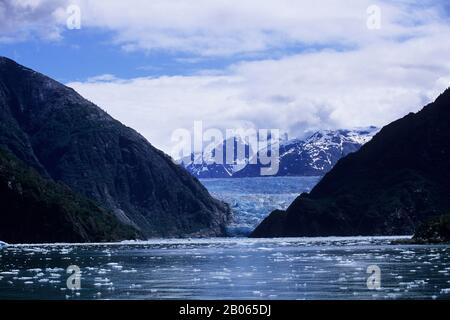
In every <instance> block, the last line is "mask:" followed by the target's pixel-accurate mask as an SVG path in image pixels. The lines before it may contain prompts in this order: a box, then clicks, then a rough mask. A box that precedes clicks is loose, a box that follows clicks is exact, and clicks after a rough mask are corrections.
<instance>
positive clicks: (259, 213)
mask: <svg viewBox="0 0 450 320" xmlns="http://www.w3.org/2000/svg"><path fill="white" fill-rule="evenodd" d="M319 179H320V177H265V178H233V179H203V180H201V182H202V183H203V185H204V186H205V187H206V188H207V189H208V190H209V192H210V193H211V194H212V195H213V196H214V197H216V198H218V199H221V200H223V201H225V202H227V203H229V204H230V205H231V209H232V211H233V217H234V218H233V220H234V221H233V222H232V223H231V224H230V225H229V226H228V233H229V234H230V235H232V236H247V235H248V234H250V232H252V231H253V230H254V229H255V228H256V226H257V225H258V224H259V223H260V222H261V221H262V220H263V219H264V218H265V217H267V215H268V214H269V213H270V212H272V211H273V210H275V209H282V210H283V209H286V208H287V207H288V206H289V205H290V204H291V203H292V201H294V199H295V198H296V197H298V196H299V195H300V194H301V193H302V192H309V191H310V190H311V189H312V188H313V187H314V186H315V185H316V184H317V182H318V181H319Z"/></svg>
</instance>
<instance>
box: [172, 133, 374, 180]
mask: <svg viewBox="0 0 450 320" xmlns="http://www.w3.org/2000/svg"><path fill="white" fill-rule="evenodd" d="M378 131H379V129H378V128H376V127H367V128H357V129H352V130H348V129H342V130H322V131H317V132H315V133H314V134H313V135H311V136H310V137H308V138H307V139H306V140H299V139H293V140H287V141H283V140H281V141H280V142H279V143H278V145H279V161H280V164H279V171H278V174H276V175H277V176H321V175H324V174H325V173H327V172H328V171H330V170H331V168H333V166H334V165H335V164H336V163H337V161H338V160H339V159H340V158H342V157H344V156H346V155H348V154H349V153H352V152H355V151H358V150H359V148H361V146H362V145H363V144H365V143H366V142H368V141H370V139H371V138H372V137H373V136H374V135H375V134H376V133H377V132H378ZM227 143H233V141H232V140H231V139H228V140H226V141H224V142H223V143H221V144H219V145H217V146H213V147H209V148H205V150H204V151H203V153H193V154H191V156H190V157H186V158H183V159H182V160H181V161H180V163H181V164H182V165H183V166H184V167H185V168H186V170H188V171H189V172H190V173H191V174H192V175H193V176H195V177H197V178H201V179H205V178H243V177H260V176H261V168H263V167H265V166H264V165H262V164H261V163H260V161H259V160H258V157H256V158H257V159H256V160H249V159H250V156H249V155H252V154H255V153H256V150H255V151H253V149H251V146H249V144H248V143H246V142H245V141H244V140H243V139H242V138H240V137H237V138H236V142H235V148H237V146H238V145H240V147H241V148H242V150H245V154H243V157H240V158H239V157H238V156H237V153H236V151H235V153H234V155H233V156H234V159H235V160H236V164H226V163H225V161H223V164H217V163H215V162H214V157H213V155H214V151H213V150H215V149H219V150H220V149H222V150H223V154H224V158H225V157H226V145H227ZM271 147H272V146H269V148H262V149H261V150H259V151H260V152H265V153H266V154H267V152H268V151H267V150H268V149H269V150H270V148H271ZM250 150H251V152H250Z"/></svg>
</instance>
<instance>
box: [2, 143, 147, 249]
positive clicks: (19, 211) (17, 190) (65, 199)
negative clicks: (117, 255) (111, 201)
mask: <svg viewBox="0 0 450 320" xmlns="http://www.w3.org/2000/svg"><path fill="white" fill-rule="evenodd" d="M0 221H1V223H0V239H2V240H4V241H6V242H8V243H45V242H100V241H117V240H125V239H136V238H138V237H140V236H141V235H140V233H139V232H138V231H137V230H136V229H134V228H133V227H131V226H128V225H125V224H122V223H121V222H119V221H118V220H117V218H116V217H115V216H114V215H113V214H112V213H110V212H107V211H105V210H104V209H102V208H101V207H99V206H98V205H97V204H95V203H94V202H92V201H90V200H87V199H85V198H84V197H81V196H79V195H77V194H75V193H73V192H72V191H71V190H70V189H69V188H68V187H66V186H64V185H61V184H56V183H54V182H52V181H50V180H48V179H44V178H42V177H41V176H40V175H39V174H38V173H37V172H36V171H35V170H33V169H30V168H28V167H27V166H26V165H25V164H23V163H22V162H21V161H20V160H18V159H17V158H15V157H14V156H12V155H10V154H7V153H5V152H4V151H2V150H0ZM0 246H1V243H0Z"/></svg>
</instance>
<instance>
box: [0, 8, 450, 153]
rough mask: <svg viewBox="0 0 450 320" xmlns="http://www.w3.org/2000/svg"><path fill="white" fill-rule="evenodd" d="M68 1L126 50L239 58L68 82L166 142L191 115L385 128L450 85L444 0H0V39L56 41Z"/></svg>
mask: <svg viewBox="0 0 450 320" xmlns="http://www.w3.org/2000/svg"><path fill="white" fill-rule="evenodd" d="M69 3H70V4H72V3H73V4H77V5H79V6H80V8H81V20H82V28H87V29H89V30H91V29H96V30H106V31H108V32H107V34H108V35H111V38H110V42H111V44H112V45H113V46H117V47H119V48H121V49H122V50H124V51H143V52H152V51H162V52H165V53H168V54H169V55H171V56H173V57H175V58H178V60H179V61H180V59H184V61H185V62H186V63H187V64H191V63H192V62H197V61H200V62H199V63H196V64H195V65H196V68H201V65H202V64H201V61H202V59H205V58H208V59H210V58H213V59H218V60H219V61H220V59H222V58H227V59H229V60H228V61H234V64H233V65H231V66H228V67H225V68H224V69H221V70H201V69H197V72H196V73H195V74H193V75H191V76H162V77H157V78H152V77H142V78H136V79H120V78H116V77H115V76H114V75H111V74H110V75H100V76H99V77H97V78H90V79H88V80H86V81H84V82H75V83H70V84H69V85H70V86H72V87H74V88H75V89H76V90H78V91H79V92H80V93H81V94H83V95H84V96H86V97H87V98H89V99H90V100H92V101H94V102H96V103H97V104H99V105H100V106H101V107H103V108H104V109H106V110H107V111H108V112H110V113H111V114H112V115H113V116H114V117H116V118H118V119H119V120H121V121H122V122H124V123H125V124H127V125H129V126H131V127H134V128H136V129H137V130H138V131H140V132H141V133H143V134H144V135H145V136H146V137H147V138H148V139H149V140H150V141H151V142H152V143H154V144H155V145H156V146H157V147H160V148H162V149H164V150H166V151H168V150H169V149H170V134H171V133H172V132H173V130H175V129H178V128H191V127H192V125H193V122H194V121H195V120H204V121H205V124H206V126H209V127H218V128H222V129H223V128H232V127H235V126H241V125H243V126H246V127H248V126H255V127H256V128H279V129H281V130H283V131H288V132H289V133H290V135H291V136H299V135H301V134H302V133H303V132H304V131H306V130H311V129H315V128H333V127H335V128H336V127H352V126H365V125H371V124H374V125H379V126H381V125H384V124H386V123H388V122H390V121H392V120H394V119H396V118H398V117H401V116H403V115H404V114H406V113H408V112H410V111H417V109H418V108H419V107H421V106H423V105H424V104H425V103H427V102H429V101H431V100H432V99H434V98H435V97H436V96H437V95H438V93H439V92H441V91H442V90H443V89H445V88H446V87H447V86H449V85H450V82H449V80H450V65H449V63H450V62H449V60H448V57H449V56H450V47H449V46H448V39H449V37H450V27H449V22H448V21H449V20H448V15H447V14H446V13H445V10H443V7H442V5H443V3H444V2H443V1H432V0H425V1H420V2H419V1H412V0H402V1H396V2H395V3H394V2H392V1H373V0H346V1H345V5H344V4H343V3H344V1H337V0H322V1H320V3H319V2H318V1H298V0H267V1H260V0H246V1H242V0H228V1H211V0H196V1H195V3H194V2H192V1H190V0H170V1H168V0H152V1H144V0H129V1H119V0H117V1H115V0H95V1H92V0H72V1H66V0H60V1H57V0H14V1H13V0H7V1H2V2H0V41H3V42H5V41H9V42H15V41H26V40H29V39H35V38H38V39H45V40H47V41H60V40H61V39H63V38H64V35H65V31H64V30H65V19H66V18H67V17H66V15H67V14H66V12H65V8H66V7H67V5H68V4H69ZM373 3H375V4H376V5H378V6H379V8H380V9H381V29H379V30H369V29H368V28H367V25H366V22H367V18H368V14H367V8H368V7H369V6H370V5H372V4H373ZM102 40H104V39H102ZM230 57H231V58H230ZM244 57H245V58H247V57H251V58H252V59H253V61H244V59H243V58H244ZM274 57H276V58H274ZM153 67H158V66H157V65H156V66H148V65H147V64H146V65H145V69H148V70H150V69H151V68H153ZM143 68H144V67H143ZM109 73H114V66H111V71H109Z"/></svg>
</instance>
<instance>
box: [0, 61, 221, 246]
mask: <svg viewBox="0 0 450 320" xmlns="http://www.w3.org/2000/svg"><path fill="white" fill-rule="evenodd" d="M0 119H1V122H0V147H2V148H4V149H6V150H8V151H10V152H11V153H12V154H14V155H15V156H16V157H18V158H19V159H20V160H22V161H24V162H25V163H26V164H28V165H30V166H32V167H33V168H35V169H36V170H37V171H38V172H39V173H40V174H41V175H43V176H45V177H48V178H51V179H52V180H54V181H56V182H62V183H64V184H66V185H67V186H69V187H70V188H71V189H72V190H74V191H76V192H79V193H81V194H82V195H84V196H86V197H88V198H90V199H93V200H95V201H97V202H98V203H99V204H101V205H102V206H103V207H104V208H105V209H107V210H111V211H112V212H114V214H115V216H116V217H117V218H118V219H119V220H120V221H121V222H123V223H125V224H129V225H131V226H133V227H135V228H137V229H139V230H140V231H141V232H142V233H143V234H144V236H146V237H161V236H162V237H168V236H215V235H223V234H224V226H225V224H226V223H227V221H228V219H229V208H228V206H227V205H226V204H224V203H222V202H220V201H218V200H215V199H213V198H212V197H211V196H210V195H209V193H208V191H207V190H206V189H205V188H204V187H203V186H202V185H201V184H200V183H199V182H198V180H197V179H195V178H193V177H191V176H190V175H189V174H188V173H187V172H186V171H185V170H184V169H183V168H181V167H180V166H178V165H176V164H175V163H174V162H173V161H172V159H171V158H170V157H169V156H167V155H165V154H164V153H163V152H161V151H159V150H157V149H156V148H154V147H153V146H152V145H151V144H150V143H149V142H147V140H146V139H144V138H143V137H142V136H141V135H139V134H138V133H137V132H135V131H134V130H132V129H130V128H128V127H126V126H124V125H122V124H121V123H120V122H118V121H117V120H115V119H113V118H112V117H110V116H109V115H108V114H107V113H106V112H104V111H103V110H101V109H100V108H99V107H97V106H96V105H94V104H93V103H91V102H89V101H87V100H86V99H84V98H83V97H81V96H80V95H79V94H77V93H76V92H75V91H74V90H73V89H71V88H68V87H66V86H64V85H62V84H60V83H58V82H56V81H54V80H52V79H50V78H48V77H46V76H44V75H42V74H40V73H38V72H35V71H33V70H30V69H28V68H25V67H23V66H21V65H19V64H17V63H15V62H14V61H12V60H10V59H7V58H0Z"/></svg>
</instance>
